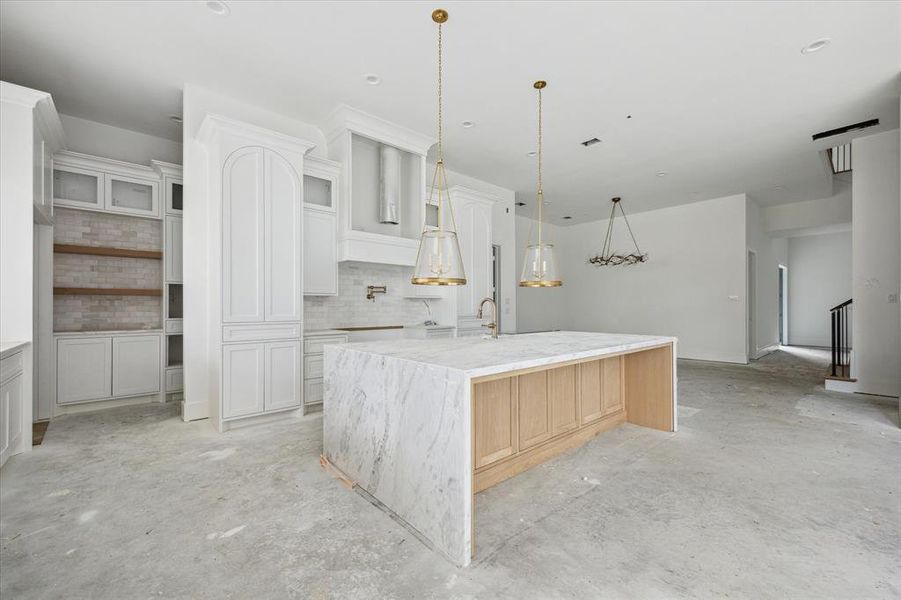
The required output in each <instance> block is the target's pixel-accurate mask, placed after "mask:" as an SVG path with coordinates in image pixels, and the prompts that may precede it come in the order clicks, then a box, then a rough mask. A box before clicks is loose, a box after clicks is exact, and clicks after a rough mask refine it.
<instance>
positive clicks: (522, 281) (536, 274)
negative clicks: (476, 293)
mask: <svg viewBox="0 0 901 600" xmlns="http://www.w3.org/2000/svg"><path fill="white" fill-rule="evenodd" d="M533 87H534V88H535V89H536V90H538V193H537V194H536V196H537V200H538V205H537V207H536V209H535V212H536V221H537V223H538V228H537V229H538V239H537V240H536V241H535V242H534V243H533V242H532V228H531V227H530V228H529V237H528V241H527V243H526V249H525V256H524V257H523V261H522V276H520V278H519V286H520V287H536V288H545V287H560V286H561V285H563V281H562V280H561V279H560V272H559V271H558V270H557V256H556V252H555V251H554V245H553V244H551V243H548V242H547V241H545V240H544V238H543V227H542V225H543V223H542V221H543V220H544V189H543V188H542V185H541V160H542V155H541V90H543V89H544V88H546V87H547V82H546V81H540V80H539V81H536V82H535V83H534V84H533Z"/></svg>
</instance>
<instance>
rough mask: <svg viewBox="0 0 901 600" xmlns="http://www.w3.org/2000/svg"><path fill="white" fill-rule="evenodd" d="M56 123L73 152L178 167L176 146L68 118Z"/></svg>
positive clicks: (177, 145) (94, 123)
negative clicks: (60, 124) (166, 163)
mask: <svg viewBox="0 0 901 600" xmlns="http://www.w3.org/2000/svg"><path fill="white" fill-rule="evenodd" d="M60 120H61V121H62V123H63V131H65V132H66V142H67V145H68V148H69V150H72V151H74V152H82V153H84V154H91V155H93V156H102V157H104V158H112V159H114V160H122V161H125V162H130V163H135V164H139V165H147V166H149V165H150V161H151V160H161V161H164V162H170V163H175V164H177V165H180V164H181V153H182V152H181V148H182V145H181V144H180V143H179V142H173V141H172V140H167V139H163V138H159V137H156V136H152V135H147V134H146V133H138V132H137V131H131V130H129V129H121V128H119V127H113V126H112V125H106V124H104V123H97V122H95V121H88V120H87V119H80V118H78V117H72V116H69V115H60Z"/></svg>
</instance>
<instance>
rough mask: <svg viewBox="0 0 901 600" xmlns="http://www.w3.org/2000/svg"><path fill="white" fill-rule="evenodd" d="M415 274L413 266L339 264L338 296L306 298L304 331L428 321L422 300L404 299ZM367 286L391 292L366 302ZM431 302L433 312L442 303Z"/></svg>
mask: <svg viewBox="0 0 901 600" xmlns="http://www.w3.org/2000/svg"><path fill="white" fill-rule="evenodd" d="M412 274H413V268H412V267H400V266H395V265H379V264H372V263H357V262H342V263H340V264H339V265H338V295H337V296H307V297H306V298H304V307H303V316H304V324H303V325H304V329H330V328H333V327H366V326H378V325H409V324H411V323H421V322H423V321H425V320H426V319H427V318H428V309H427V308H426V307H425V304H423V302H422V300H411V299H408V298H405V297H404V296H406V295H409V294H410V292H411V286H410V277H411V276H412ZM368 285H384V286H387V287H388V293H386V294H377V295H376V297H375V300H367V299H366V286H368ZM429 302H430V303H432V307H433V310H434V307H435V303H437V302H441V300H429Z"/></svg>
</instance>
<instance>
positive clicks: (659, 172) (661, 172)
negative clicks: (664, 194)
mask: <svg viewBox="0 0 901 600" xmlns="http://www.w3.org/2000/svg"><path fill="white" fill-rule="evenodd" d="M657 177H666V171H657Z"/></svg>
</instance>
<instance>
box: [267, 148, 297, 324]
mask: <svg viewBox="0 0 901 600" xmlns="http://www.w3.org/2000/svg"><path fill="white" fill-rule="evenodd" d="M265 158H266V160H265V168H266V186H265V189H266V197H265V199H266V201H265V206H266V227H265V233H264V241H265V252H266V260H265V263H266V270H265V287H264V290H265V306H266V310H265V316H266V320H267V321H300V320H301V318H302V316H303V286H302V279H301V273H302V270H303V229H302V228H303V220H302V219H303V217H302V213H303V203H302V197H301V182H300V178H299V177H298V174H297V172H296V171H295V169H294V167H293V166H292V165H291V163H289V162H288V161H287V160H286V159H285V158H284V157H282V156H280V155H279V154H278V153H277V152H275V151H273V150H266V153H265Z"/></svg>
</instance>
